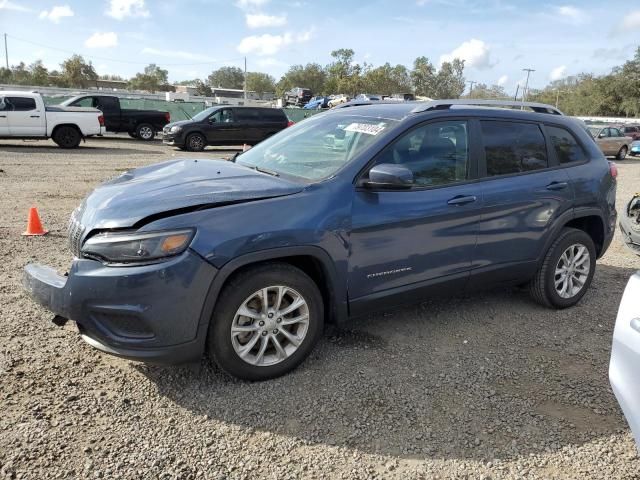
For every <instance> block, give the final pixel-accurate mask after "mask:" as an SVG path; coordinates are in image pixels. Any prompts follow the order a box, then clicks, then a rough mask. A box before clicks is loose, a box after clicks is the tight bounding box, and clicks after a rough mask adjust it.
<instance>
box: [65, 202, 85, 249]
mask: <svg viewBox="0 0 640 480" xmlns="http://www.w3.org/2000/svg"><path fill="white" fill-rule="evenodd" d="M82 211H83V206H82V205H81V206H80V207H78V208H76V209H75V210H74V211H73V213H72V214H71V218H70V219H69V227H68V228H67V234H68V236H69V249H70V250H71V253H73V255H74V256H75V257H78V258H79V257H81V252H80V249H81V248H82V237H83V236H84V231H85V227H84V225H82V224H81V223H80V220H79V219H80V218H81V217H82Z"/></svg>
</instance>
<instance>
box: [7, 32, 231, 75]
mask: <svg viewBox="0 0 640 480" xmlns="http://www.w3.org/2000/svg"><path fill="white" fill-rule="evenodd" d="M7 37H9V38H11V39H13V40H17V41H19V42H24V43H28V44H31V45H35V46H36V47H40V48H44V49H47V50H55V51H58V52H62V53H68V54H71V55H75V54H77V53H78V52H74V51H72V50H65V49H63V48H56V47H51V46H49V45H43V44H41V43H37V42H33V41H31V40H25V39H24V38H18V37H14V36H13V35H8V34H6V33H5V52H6V41H7ZM83 57H86V58H87V59H89V60H102V61H105V62H114V63H125V64H129V65H148V64H149V62H132V61H130V60H119V59H116V58H107V57H100V56H88V55H83ZM242 59H243V57H237V58H231V59H228V60H211V61H207V62H192V63H165V62H157V63H161V64H162V66H165V67H188V66H195V65H214V64H225V63H234V62H239V61H241V60H242ZM7 62H8V60H7ZM7 68H8V67H7Z"/></svg>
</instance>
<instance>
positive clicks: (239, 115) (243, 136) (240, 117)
mask: <svg viewBox="0 0 640 480" xmlns="http://www.w3.org/2000/svg"><path fill="white" fill-rule="evenodd" d="M233 116H234V119H235V121H236V123H237V125H238V129H239V137H238V143H242V144H244V143H246V144H248V145H255V144H256V143H258V142H259V141H260V140H262V119H261V118H260V112H259V110H258V109H256V108H251V107H238V108H234V109H233Z"/></svg>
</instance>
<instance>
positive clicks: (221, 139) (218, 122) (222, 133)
mask: <svg viewBox="0 0 640 480" xmlns="http://www.w3.org/2000/svg"><path fill="white" fill-rule="evenodd" d="M205 122H206V124H205V126H204V131H205V135H206V137H207V143H208V144H209V145H238V143H239V142H241V141H242V139H241V132H240V128H239V126H238V123H237V122H236V121H235V118H234V116H233V110H232V109H231V108H221V109H220V110H216V111H215V112H214V113H213V114H211V115H210V116H209V118H208V119H207V120H205Z"/></svg>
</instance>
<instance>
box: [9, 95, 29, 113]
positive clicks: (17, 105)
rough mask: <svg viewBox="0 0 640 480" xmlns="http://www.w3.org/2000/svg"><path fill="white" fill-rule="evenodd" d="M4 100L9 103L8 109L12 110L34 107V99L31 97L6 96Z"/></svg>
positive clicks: (26, 110)
mask: <svg viewBox="0 0 640 480" xmlns="http://www.w3.org/2000/svg"><path fill="white" fill-rule="evenodd" d="M5 102H6V103H9V104H10V107H9V108H8V110H13V111H14V112H28V111H29V110H35V109H36V101H35V99H33V98H27V97H6V99H5Z"/></svg>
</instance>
